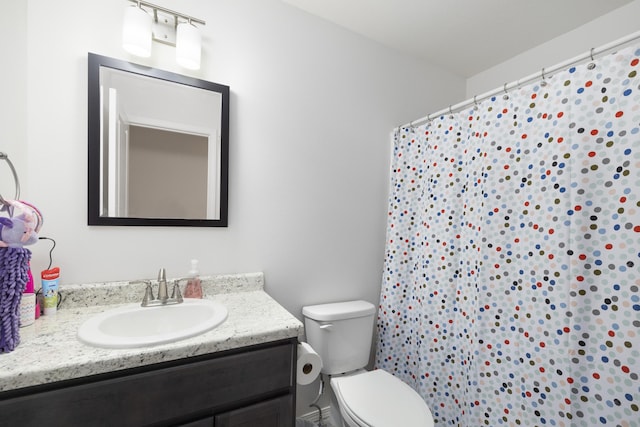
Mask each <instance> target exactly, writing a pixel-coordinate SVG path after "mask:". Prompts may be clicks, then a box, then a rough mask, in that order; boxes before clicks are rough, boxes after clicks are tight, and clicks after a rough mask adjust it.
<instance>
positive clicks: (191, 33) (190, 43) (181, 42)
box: [176, 22, 202, 70]
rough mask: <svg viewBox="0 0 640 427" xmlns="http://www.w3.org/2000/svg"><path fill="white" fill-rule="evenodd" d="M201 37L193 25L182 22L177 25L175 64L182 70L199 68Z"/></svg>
mask: <svg viewBox="0 0 640 427" xmlns="http://www.w3.org/2000/svg"><path fill="white" fill-rule="evenodd" d="M201 44H202V36H201V35H200V31H199V30H198V28H196V27H195V26H194V25H193V24H191V23H189V22H183V23H182V24H179V25H178V30H177V35H176V62H177V63H178V64H179V65H181V66H182V67H184V68H188V69H190V70H197V69H199V68H200V54H201V50H202V48H201Z"/></svg>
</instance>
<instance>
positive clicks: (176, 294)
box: [171, 279, 184, 303]
mask: <svg viewBox="0 0 640 427" xmlns="http://www.w3.org/2000/svg"><path fill="white" fill-rule="evenodd" d="M171 299H175V300H176V301H178V302H179V303H180V302H182V301H184V300H183V299H182V294H181V293H180V280H179V279H178V280H174V281H173V291H171Z"/></svg>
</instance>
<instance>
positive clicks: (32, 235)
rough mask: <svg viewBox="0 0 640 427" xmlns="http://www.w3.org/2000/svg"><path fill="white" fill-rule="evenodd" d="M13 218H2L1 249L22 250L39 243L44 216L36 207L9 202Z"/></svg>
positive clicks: (0, 229) (23, 203) (0, 220)
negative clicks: (24, 247)
mask: <svg viewBox="0 0 640 427" xmlns="http://www.w3.org/2000/svg"><path fill="white" fill-rule="evenodd" d="M7 203H8V204H9V209H10V211H11V213H12V214H13V215H14V216H13V217H12V218H4V217H0V248H2V247H4V248H7V247H8V248H21V247H23V246H26V245H32V244H34V243H36V242H37V241H38V231H40V228H41V227H42V215H40V212H39V211H38V209H36V208H35V207H34V206H32V205H30V204H28V203H26V202H19V201H16V200H9V201H7Z"/></svg>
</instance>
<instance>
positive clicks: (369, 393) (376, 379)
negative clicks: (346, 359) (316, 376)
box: [331, 369, 433, 427]
mask: <svg viewBox="0 0 640 427" xmlns="http://www.w3.org/2000/svg"><path fill="white" fill-rule="evenodd" d="M331 388H332V389H333V391H334V393H335V396H336V398H337V400H338V406H340V410H341V412H342V413H343V416H344V417H345V420H346V419H347V418H349V419H350V421H351V423H352V424H354V425H355V426H360V427H370V426H375V427H397V426H403V427H432V426H433V416H432V415H431V411H430V410H429V407H428V406H427V404H426V403H425V402H424V400H422V398H421V397H420V395H419V394H418V393H416V392H415V391H414V390H413V389H412V388H411V387H409V386H408V385H407V384H405V383H404V382H403V381H402V380H400V379H398V378H396V377H394V376H393V375H391V374H389V373H388V372H385V371H383V370H380V369H378V370H375V371H370V372H365V373H362V374H356V375H351V376H344V377H332V378H331Z"/></svg>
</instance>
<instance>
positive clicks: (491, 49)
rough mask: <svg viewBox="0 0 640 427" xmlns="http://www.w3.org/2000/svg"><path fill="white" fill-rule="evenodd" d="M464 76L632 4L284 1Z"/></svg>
mask: <svg viewBox="0 0 640 427" xmlns="http://www.w3.org/2000/svg"><path fill="white" fill-rule="evenodd" d="M282 1H284V2H285V3H288V4H290V5H292V6H295V7H298V8H300V9H302V10H304V11H306V12H308V13H311V14H313V15H316V16H318V17H321V18H323V19H326V20H328V21H330V22H333V23H335V24H337V25H340V26H342V27H345V28H347V29H349V30H351V31H353V32H355V33H358V34H361V35H363V36H365V37H367V38H370V39H373V40H376V41H378V42H380V43H382V44H384V45H386V46H389V47H391V48H394V49H397V50H400V51H402V52H406V53H411V54H415V55H417V56H419V57H422V58H424V59H426V60H427V61H429V62H430V63H431V64H433V65H436V66H439V67H442V68H444V69H447V70H450V71H452V72H454V73H456V74H458V75H460V76H463V77H471V76H473V75H475V74H477V73H479V72H481V71H484V70H486V69H488V68H491V67H492V66H494V65H497V64H499V63H501V62H504V61H505V60H507V59H509V58H512V57H514V56H516V55H517V54H519V53H521V52H524V51H526V50H528V49H531V48H533V47H535V46H538V45H540V44H542V43H544V42H546V41H549V40H551V39H553V38H555V37H557V36H559V35H561V34H564V33H566V32H568V31H571V30H573V29H575V28H577V27H579V26H581V25H583V24H585V23H587V22H589V21H592V20H594V19H596V18H598V17H599V16H601V15H604V14H606V13H608V12H610V11H612V10H614V9H617V8H619V7H621V6H624V5H625V4H628V3H631V2H632V1H633V0H282Z"/></svg>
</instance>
